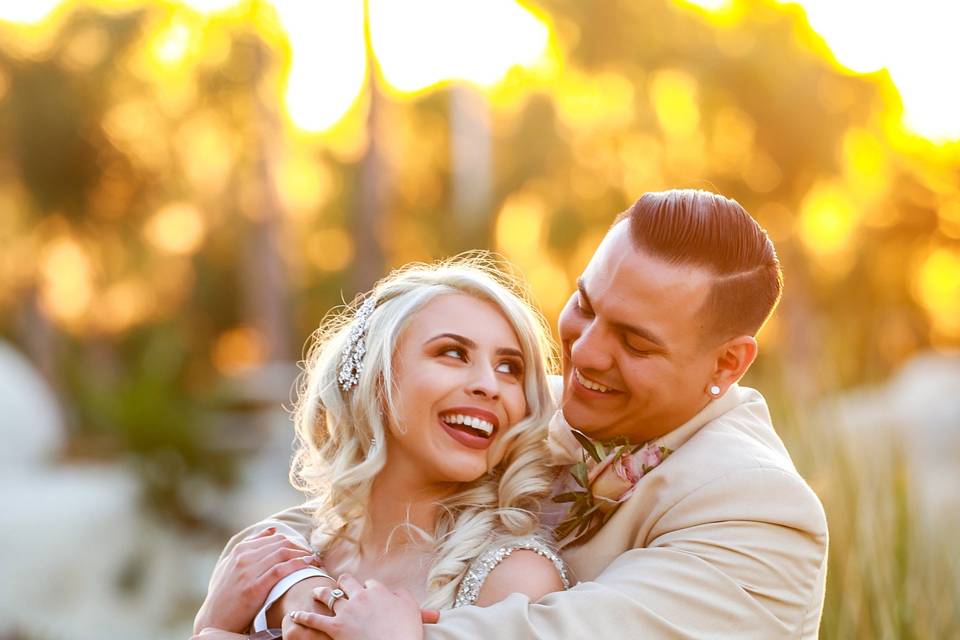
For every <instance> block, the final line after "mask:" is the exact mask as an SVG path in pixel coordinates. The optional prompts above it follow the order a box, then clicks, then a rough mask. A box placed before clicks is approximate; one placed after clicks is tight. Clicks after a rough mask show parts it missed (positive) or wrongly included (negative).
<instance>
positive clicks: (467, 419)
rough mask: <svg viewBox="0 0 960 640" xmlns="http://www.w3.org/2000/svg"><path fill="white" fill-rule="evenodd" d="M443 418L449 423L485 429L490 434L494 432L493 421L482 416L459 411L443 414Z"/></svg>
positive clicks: (480, 429) (479, 429)
mask: <svg viewBox="0 0 960 640" xmlns="http://www.w3.org/2000/svg"><path fill="white" fill-rule="evenodd" d="M441 420H443V421H444V422H446V423H447V424H463V425H466V426H468V427H472V428H474V429H477V430H478V431H483V432H484V433H485V434H487V435H488V436H489V435H490V434H491V433H493V423H492V422H487V421H486V420H483V419H481V418H476V417H474V416H465V415H462V414H459V413H455V414H452V415H449V416H442V417H441Z"/></svg>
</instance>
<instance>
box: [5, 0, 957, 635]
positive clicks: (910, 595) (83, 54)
mask: <svg viewBox="0 0 960 640" xmlns="http://www.w3.org/2000/svg"><path fill="white" fill-rule="evenodd" d="M958 19H960V15H958V9H957V8H956V5H955V4H954V3H948V2H939V1H936V0H925V1H918V0H914V1H913V2H910V3H907V2H906V1H905V0H904V1H897V0H891V1H890V2H884V3H879V2H869V1H867V0H844V1H842V2H838V1H833V2H829V1H827V0H803V1H802V2H775V1H773V0H699V1H696V2H684V1H679V0H610V1H608V2H602V3H591V2H578V1H576V0H538V1H536V2H533V1H531V2H526V1H524V2H514V1H513V0H485V1H482V2H481V1H480V0H472V1H470V0H459V1H452V0H406V1H403V2H399V1H397V0H392V1H391V0H366V1H362V0H342V1H340V2H297V1H294V0H290V1H288V2H285V1H282V0H276V1H274V2H268V1H266V0H190V1H186V0H185V1H182V2H175V1H173V0H169V1H157V2H146V1H143V0H140V1H138V0H111V1H106V0H104V1H101V2H94V1H91V0H63V1H57V0H30V1H29V2H28V1H25V0H10V1H6V0H4V1H2V2H0V437H2V440H0V443H2V444H0V463H2V464H0V513H2V526H0V638H3V639H4V640H12V639H14V638H16V639H23V638H30V639H33V638H37V639H47V638H49V639H54V638H72V639H84V638H126V639H136V638H183V637H186V636H188V635H189V629H190V626H191V622H192V618H193V615H194V613H195V611H196V609H197V607H198V606H199V604H200V602H201V600H202V598H203V596H204V593H205V590H206V582H207V579H208V576H209V573H210V571H211V569H212V566H213V563H214V561H215V559H216V556H217V554H218V553H219V550H220V548H221V547H222V545H223V543H224V542H225V541H226V538H227V537H228V536H229V535H230V534H231V533H232V532H234V531H236V530H238V529H239V528H241V527H242V526H244V525H246V524H248V523H250V522H253V521H255V520H257V519H259V518H261V517H263V516H265V515H267V514H268V513H270V512H272V511H274V510H277V509H280V508H283V507H284V506H287V505H290V504H293V503H294V502H296V501H297V499H298V495H297V494H296V493H295V492H294V491H293V490H292V489H290V487H289V485H288V484H287V482H286V472H287V463H288V460H289V456H290V452H291V440H292V430H291V427H290V424H289V421H288V417H287V413H286V411H285V408H287V407H289V406H290V391H291V384H292V382H293V379H294V376H295V375H296V373H297V362H298V360H299V359H300V357H301V355H302V353H303V345H304V343H305V341H306V339H307V337H308V336H309V334H310V333H311V332H312V331H313V330H314V329H315V328H316V327H317V325H318V323H319V321H320V319H321V318H322V317H323V315H324V313H325V312H326V311H327V310H328V309H330V308H331V307H333V306H335V305H338V304H340V303H341V302H342V301H344V300H350V299H352V298H353V297H354V296H355V295H356V294H357V293H358V292H360V291H362V290H365V289H366V288H368V287H369V286H370V285H371V284H372V282H373V281H374V280H375V279H377V278H378V277H380V276H382V275H384V274H385V273H386V271H387V270H389V269H390V268H392V267H396V266H399V265H402V264H404V263H406V262H409V261H412V260H430V259H433V258H438V257H443V256H448V255H451V254H454V253H457V252H459V251H462V250H465V249H471V248H490V249H494V250H496V251H499V252H501V253H502V254H503V255H505V256H506V257H507V258H509V259H510V260H511V261H512V262H513V264H514V265H516V267H517V269H518V271H519V272H520V273H522V274H523V276H524V277H525V278H526V279H527V281H528V282H529V284H530V286H531V287H532V290H533V293H534V295H535V297H536V299H537V301H538V302H539V304H540V305H541V306H542V309H543V311H544V313H545V314H546V315H547V317H548V319H549V320H550V321H551V322H552V323H555V320H556V316H557V313H558V311H559V309H560V307H561V306H562V304H563V302H564V301H565V300H566V298H567V297H568V295H569V294H570V292H571V291H572V290H573V289H574V281H575V279H576V277H577V275H578V273H579V271H580V269H581V268H582V267H583V266H584V265H585V264H586V262H587V260H588V258H589V257H590V255H591V253H592V252H593V250H594V248H595V247H596V245H597V244H598V242H599V239H600V238H601V236H602V235H603V233H604V231H605V230H606V228H607V226H608V225H609V223H610V221H611V220H612V218H613V216H614V215H615V214H616V213H617V212H619V211H621V210H623V209H625V208H626V207H627V206H629V204H630V203H632V202H633V201H634V200H635V199H636V198H637V197H638V196H639V195H640V194H642V193H643V192H645V191H650V190H658V189H663V188H669V187H697V188H707V189H711V190H716V191H719V192H721V193H724V194H726V195H728V196H731V197H734V198H736V199H738V200H739V201H740V202H741V203H742V204H743V205H744V206H745V207H746V208H747V209H748V210H749V211H750V212H751V213H753V215H754V216H755V217H756V218H757V219H758V220H759V221H760V222H761V224H763V226H764V227H766V229H767V230H768V231H769V233H770V235H771V236H772V238H773V239H774V241H775V242H776V244H777V247H778V250H779V252H780V255H781V258H782V261H783V264H784V270H785V272H786V292H785V296H784V299H783V303H782V305H781V307H780V310H779V312H778V314H777V315H776V316H775V318H774V320H773V321H772V322H771V324H770V325H769V326H768V327H767V328H766V329H765V331H764V333H763V334H762V335H761V336H760V341H761V349H762V356H761V358H760V360H759V361H758V362H757V364H756V365H755V366H754V367H753V369H752V370H751V372H750V374H749V375H748V379H747V383H748V384H750V385H752V386H756V387H758V388H759V389H760V390H761V391H762V392H763V393H764V394H765V395H766V396H767V398H768V399H769V401H770V404H771V407H772V409H773V412H774V414H775V420H776V424H777V425H778V428H779V430H780V432H781V434H782V435H783V437H784V439H785V440H786V441H787V444H788V446H789V447H790V449H791V451H792V452H793V454H794V458H795V461H796V462H797V466H798V467H799V469H800V471H801V472H802V473H803V474H804V476H805V477H806V478H807V479H808V480H809V481H810V483H811V485H812V486H813V487H814V489H815V490H816V491H817V492H818V494H819V495H820V496H821V498H822V499H823V501H824V504H825V507H826V509H827V513H828V518H829V522H830V526H831V557H830V572H829V580H828V590H827V603H826V609H825V612H824V618H823V625H822V630H821V633H822V636H823V637H824V638H947V637H960V586H958V585H960V554H957V553H956V545H955V540H954V539H953V538H955V532H956V531H957V527H958V525H960V510H958V506H960V501H958V499H957V497H956V487H957V486H958V485H960V356H958V348H960V142H958V141H960V83H958V82H957V79H956V69H955V65H956V61H957V60H958V59H960V44H958V39H957V37H956V33H955V28H956V25H957V24H958ZM951 60H952V61H953V62H950V61H951Z"/></svg>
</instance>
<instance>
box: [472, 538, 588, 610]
mask: <svg viewBox="0 0 960 640" xmlns="http://www.w3.org/2000/svg"><path fill="white" fill-rule="evenodd" d="M518 549H528V550H530V551H534V552H536V553H538V554H540V555H541V556H543V557H544V558H546V559H548V560H550V561H551V562H552V563H553V566H555V567H556V568H557V572H558V573H559V574H560V581H561V582H563V588H564V589H569V588H570V579H569V577H568V576H567V565H566V564H564V562H563V560H562V559H561V558H560V556H559V555H557V552H556V551H554V550H553V549H552V548H551V547H550V546H549V545H548V544H547V543H546V542H544V541H543V540H542V539H540V538H538V537H536V536H529V537H526V538H519V539H515V540H510V541H508V542H505V543H502V544H499V545H494V546H492V547H490V548H489V549H487V550H486V551H484V552H483V553H481V554H480V555H479V556H477V557H476V559H475V560H474V561H473V562H472V563H470V568H469V569H468V570H467V575H465V576H464V577H463V580H462V581H461V582H460V588H459V589H458V590H457V597H456V599H455V600H454V603H453V606H454V607H462V606H464V605H468V604H474V603H475V602H476V601H477V597H478V596H479V595H480V588H481V587H482V586H483V582H484V580H486V579H487V576H489V575H490V572H491V571H493V570H494V569H495V568H496V566H497V565H498V564H500V563H501V562H503V560H504V559H505V558H507V557H508V556H509V555H510V554H511V553H513V552H514V551H516V550H518Z"/></svg>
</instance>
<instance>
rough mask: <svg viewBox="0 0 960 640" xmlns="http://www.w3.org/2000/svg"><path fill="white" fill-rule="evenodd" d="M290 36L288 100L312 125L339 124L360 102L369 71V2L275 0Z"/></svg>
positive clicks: (305, 124)
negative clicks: (366, 34)
mask: <svg viewBox="0 0 960 640" xmlns="http://www.w3.org/2000/svg"><path fill="white" fill-rule="evenodd" d="M273 4H274V7H275V8H276V11H277V15H278V16H279V17H280V22H281V24H282V25H283V28H284V30H285V31H286V32H287V37H288V38H289V40H290V49H291V61H290V75H289V77H288V78H287V92H286V102H287V109H288V111H289V113H290V118H291V120H293V122H294V124H296V125H297V126H298V127H300V128H301V129H304V130H306V131H323V130H325V129H328V128H329V127H331V126H333V125H334V124H335V123H336V122H337V121H338V120H339V119H340V118H341V117H342V116H343V114H344V113H346V112H347V110H348V109H349V108H350V106H351V105H352V104H353V103H354V101H355V100H356V99H357V97H358V96H359V94H360V91H361V89H362V88H363V84H364V78H365V76H366V65H367V61H366V51H365V47H364V43H363V3H362V2H359V1H354V2H322V3H320V2H318V3H312V2H281V1H277V2H274V3H273Z"/></svg>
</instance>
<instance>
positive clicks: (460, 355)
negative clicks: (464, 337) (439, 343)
mask: <svg viewBox="0 0 960 640" xmlns="http://www.w3.org/2000/svg"><path fill="white" fill-rule="evenodd" d="M440 355H444V356H450V357H451V358H457V359H458V360H466V358H467V354H466V352H464V350H463V349H461V348H460V347H451V348H449V349H446V350H445V351H444V352H443V353H442V354H440Z"/></svg>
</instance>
